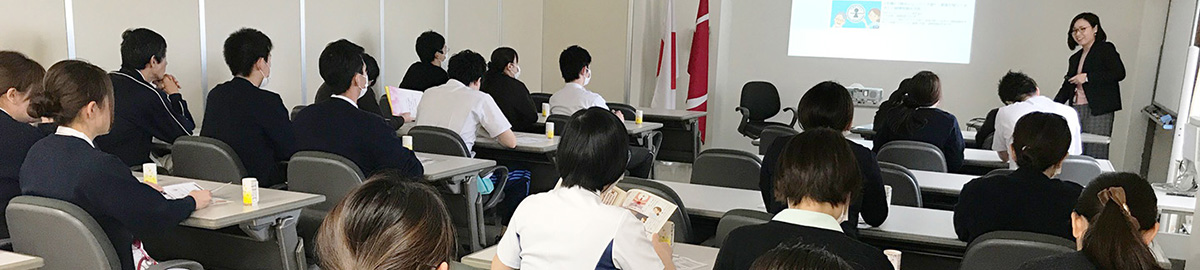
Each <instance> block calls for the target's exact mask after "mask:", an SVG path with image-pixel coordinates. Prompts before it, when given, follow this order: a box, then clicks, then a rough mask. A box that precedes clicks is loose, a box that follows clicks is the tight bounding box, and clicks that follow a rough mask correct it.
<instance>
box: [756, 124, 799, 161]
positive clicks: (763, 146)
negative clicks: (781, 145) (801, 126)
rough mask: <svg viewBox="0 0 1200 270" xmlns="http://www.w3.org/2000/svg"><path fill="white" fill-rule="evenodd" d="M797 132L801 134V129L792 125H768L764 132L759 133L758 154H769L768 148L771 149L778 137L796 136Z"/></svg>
mask: <svg viewBox="0 0 1200 270" xmlns="http://www.w3.org/2000/svg"><path fill="white" fill-rule="evenodd" d="M796 134H800V131H797V130H796V129H794V128H791V127H784V126H767V128H764V129H763V131H762V133H761V134H759V135H758V154H759V155H765V154H767V150H768V149H771V144H772V143H775V139H776V138H780V137H787V136H795V135H796Z"/></svg>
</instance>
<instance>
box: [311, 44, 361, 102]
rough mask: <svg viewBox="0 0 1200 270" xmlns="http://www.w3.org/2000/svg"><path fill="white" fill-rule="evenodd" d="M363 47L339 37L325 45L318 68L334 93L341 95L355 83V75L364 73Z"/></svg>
mask: <svg viewBox="0 0 1200 270" xmlns="http://www.w3.org/2000/svg"><path fill="white" fill-rule="evenodd" d="M362 56H363V47H362V46H358V45H357V44H354V42H350V41H349V40H346V39H339V40H337V41H334V42H330V43H329V45H325V50H322V51H321V58H320V60H318V61H320V62H319V63H318V68H319V69H320V72H321V79H324V80H325V84H326V85H329V87H331V88H332V90H333V94H335V95H340V94H342V93H346V90H347V89H349V88H350V85H351V84H353V81H354V75H357V74H362V73H363V57H362Z"/></svg>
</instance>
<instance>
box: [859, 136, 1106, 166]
mask: <svg viewBox="0 0 1200 270" xmlns="http://www.w3.org/2000/svg"><path fill="white" fill-rule="evenodd" d="M847 139H850V141H853V142H854V143H857V144H859V145H862V146H863V147H866V148H872V147H874V146H875V143H874V142H873V141H871V140H868V139H864V138H855V137H853V136H852V137H849V138H847ZM1096 163H1099V164H1100V170H1101V171H1104V172H1115V171H1117V170H1116V168H1115V167H1113V165H1112V161H1109V160H1107V159H1096ZM963 165H968V166H978V167H985V168H995V169H1000V168H1008V163H1007V162H1004V161H1002V160H1000V156H999V155H997V154H996V151H991V150H983V149H974V148H966V149H963Z"/></svg>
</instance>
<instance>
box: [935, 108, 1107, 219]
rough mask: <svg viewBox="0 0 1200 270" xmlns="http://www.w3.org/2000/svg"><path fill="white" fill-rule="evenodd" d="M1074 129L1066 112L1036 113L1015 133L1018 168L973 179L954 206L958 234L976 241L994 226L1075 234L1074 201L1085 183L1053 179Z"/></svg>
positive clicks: (1021, 122) (1060, 165)
mask: <svg viewBox="0 0 1200 270" xmlns="http://www.w3.org/2000/svg"><path fill="white" fill-rule="evenodd" d="M1070 144H1071V132H1070V131H1069V130H1068V129H1067V121H1066V120H1063V118H1062V116H1058V115H1057V114H1051V113H1042V112H1034V113H1030V114H1027V115H1025V116H1024V117H1021V120H1019V121H1017V127H1016V129H1015V130H1014V132H1013V143H1012V146H1011V147H1012V148H1009V149H1016V150H1015V151H1016V152H1014V156H1016V157H1017V159H1016V160H1017V170H1016V171H1014V172H1012V173H1011V174H1009V175H996V176H991V177H983V178H977V179H974V180H971V182H967V184H966V185H963V189H962V192H961V193H959V195H958V204H957V205H955V206H954V230H955V231H956V232H957V233H958V239H959V240H963V241H966V242H971V241H972V240H975V237H979V236H980V235H983V234H985V233H989V232H993V231H1023V232H1034V233H1041V234H1047V235H1054V236H1058V237H1062V238H1066V239H1073V236H1072V235H1071V223H1070V219H1069V218H1068V217H1070V215H1071V206H1072V205H1074V203H1075V198H1078V197H1079V191H1080V190H1082V189H1083V187H1081V186H1079V184H1076V183H1074V182H1069V181H1062V180H1058V179H1053V178H1052V177H1054V176H1055V175H1057V174H1058V172H1059V170H1061V169H1062V162H1063V160H1064V159H1066V158H1067V147H1068V145H1070Z"/></svg>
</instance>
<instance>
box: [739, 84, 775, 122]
mask: <svg viewBox="0 0 1200 270" xmlns="http://www.w3.org/2000/svg"><path fill="white" fill-rule="evenodd" d="M738 104H739V105H738V106H740V107H744V108H747V109H750V121H753V122H757V121H763V120H765V119H767V118H771V117H773V116H775V114H778V113H779V107H780V105H779V90H778V89H776V88H775V85H774V84H771V83H769V82H763V81H753V82H747V83H746V85H744V86H742V98H741V101H740V102H739V103H738Z"/></svg>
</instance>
